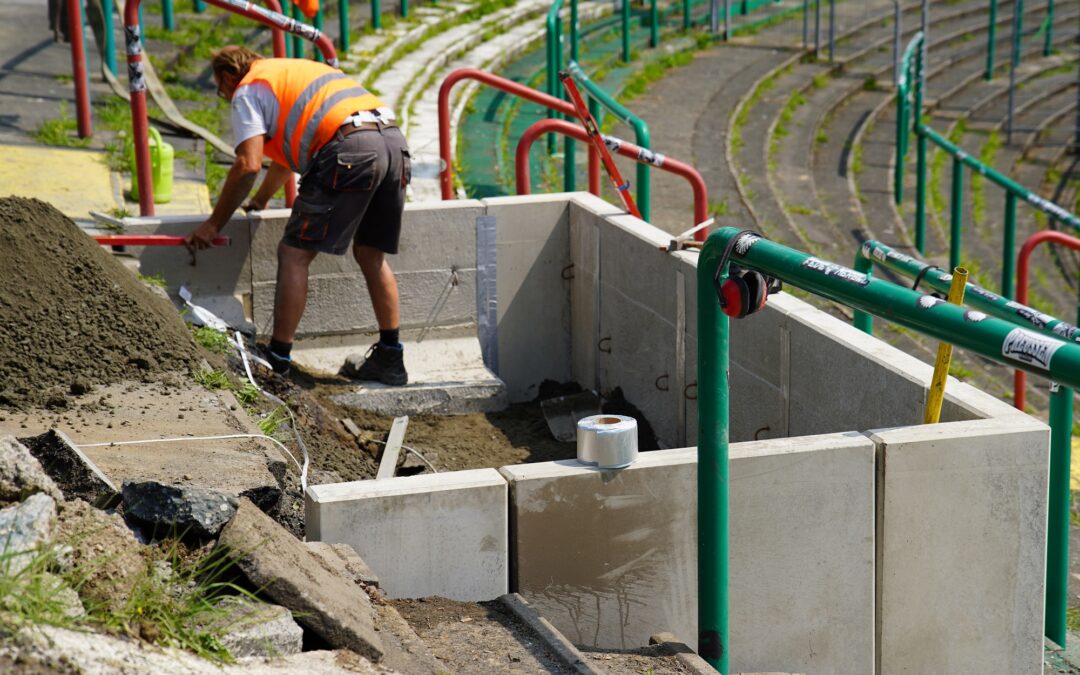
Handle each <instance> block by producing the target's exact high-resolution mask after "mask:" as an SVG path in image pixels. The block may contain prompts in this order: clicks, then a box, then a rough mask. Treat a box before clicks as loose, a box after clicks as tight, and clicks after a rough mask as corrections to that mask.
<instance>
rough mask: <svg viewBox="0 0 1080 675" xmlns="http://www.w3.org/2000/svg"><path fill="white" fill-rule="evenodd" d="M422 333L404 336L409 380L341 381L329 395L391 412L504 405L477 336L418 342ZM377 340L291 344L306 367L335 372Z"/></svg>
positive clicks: (461, 410) (440, 411)
mask: <svg viewBox="0 0 1080 675" xmlns="http://www.w3.org/2000/svg"><path fill="white" fill-rule="evenodd" d="M419 337H420V336H419V334H416V333H414V334H412V335H409V334H406V335H403V336H402V341H403V342H404V344H405V369H406V370H407V371H408V372H409V384H407V385H405V386H402V387H391V386H387V385H384V384H380V383H378V382H364V383H359V382H358V383H356V384H342V385H340V393H337V394H332V395H331V396H330V398H331V399H332V400H333V401H334V402H336V403H338V404H339V405H342V406H345V407H347V408H360V409H363V410H370V411H372V412H376V413H378V414H380V415H391V416H397V415H417V414H437V415H456V414H465V413H473V412H495V411H498V410H503V409H505V408H506V406H507V397H506V385H505V384H504V383H503V381H502V380H500V379H499V378H498V377H497V376H496V375H495V374H494V373H492V372H491V371H490V370H488V369H487V367H486V366H485V365H484V360H483V356H482V355H481V352H480V341H479V340H478V339H477V338H476V337H475V336H459V335H437V336H436V337H434V338H432V337H430V336H429V337H427V338H426V339H423V340H421V341H417V339H416V338H419ZM377 339H378V338H377V337H375V336H365V335H348V336H333V337H320V338H311V339H306V340H302V341H300V342H298V343H297V345H296V347H295V348H294V349H293V361H294V362H295V363H296V364H298V365H300V366H301V367H304V368H306V369H308V370H314V371H320V372H325V373H337V372H338V370H339V369H340V368H341V366H342V365H344V363H345V360H346V359H347V358H348V357H350V356H353V355H357V354H359V355H361V356H362V355H363V354H364V353H365V352H366V351H367V350H368V348H369V347H370V345H371V344H372V343H373V342H375V341H376V340H377Z"/></svg>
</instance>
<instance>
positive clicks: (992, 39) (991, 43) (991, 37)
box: [983, 0, 997, 80]
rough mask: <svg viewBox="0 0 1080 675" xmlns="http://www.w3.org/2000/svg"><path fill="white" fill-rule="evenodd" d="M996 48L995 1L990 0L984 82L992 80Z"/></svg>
mask: <svg viewBox="0 0 1080 675" xmlns="http://www.w3.org/2000/svg"><path fill="white" fill-rule="evenodd" d="M996 46H997V0H990V25H989V26H988V27H987V30H986V72H985V73H983V79H984V80H992V79H994V48H995V47H996Z"/></svg>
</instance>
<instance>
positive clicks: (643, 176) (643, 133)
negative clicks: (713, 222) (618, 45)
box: [566, 61, 700, 222]
mask: <svg viewBox="0 0 1080 675" xmlns="http://www.w3.org/2000/svg"><path fill="white" fill-rule="evenodd" d="M566 69H567V71H569V73H570V76H571V77H573V78H574V81H575V82H577V83H578V84H580V85H581V86H582V87H584V88H585V90H586V91H588V92H589V95H590V96H592V97H593V98H594V99H596V100H597V101H598V102H599V103H600V105H602V106H604V107H605V108H607V109H608V110H610V111H611V112H612V114H614V115H615V116H616V117H618V118H619V119H620V120H622V121H623V122H625V123H626V124H629V125H630V128H631V129H633V130H634V141H635V142H636V143H637V144H638V145H639V146H641V147H642V148H645V149H646V150H648V149H649V148H650V147H651V145H652V140H651V138H650V136H649V125H648V124H647V123H646V122H645V120H643V119H641V118H640V117H638V116H637V115H635V114H634V113H632V112H630V110H629V109H628V108H627V107H626V106H624V105H623V104H621V103H619V102H618V101H616V100H615V98H614V97H613V96H611V94H609V93H607V92H606V91H604V90H603V88H602V87H601V86H600V85H598V84H596V83H595V82H593V81H592V80H590V79H589V76H588V75H586V74H585V71H584V70H582V69H581V66H579V65H578V64H577V62H576V61H571V62H570V63H569V64H568V65H567V67H566ZM651 193H652V190H651V188H650V179H649V165H648V164H638V167H637V205H638V208H639V209H640V210H641V217H642V219H643V220H646V221H647V220H649V217H650V216H651V211H652V208H651V206H652V199H651ZM699 222H700V221H699Z"/></svg>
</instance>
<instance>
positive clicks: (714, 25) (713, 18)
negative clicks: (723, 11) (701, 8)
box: [709, 0, 720, 35]
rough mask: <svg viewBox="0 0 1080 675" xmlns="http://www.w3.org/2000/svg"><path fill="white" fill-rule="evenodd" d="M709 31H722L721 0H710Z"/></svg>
mask: <svg viewBox="0 0 1080 675" xmlns="http://www.w3.org/2000/svg"><path fill="white" fill-rule="evenodd" d="M709 32H710V33H712V34H713V35H716V34H717V33H719V32H720V0H709Z"/></svg>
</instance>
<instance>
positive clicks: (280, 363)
mask: <svg viewBox="0 0 1080 675" xmlns="http://www.w3.org/2000/svg"><path fill="white" fill-rule="evenodd" d="M257 347H258V350H259V356H261V357H263V358H264V359H266V361H267V362H269V364H270V368H271V369H273V371H274V372H275V373H277V374H278V375H288V374H289V370H290V369H292V358H291V357H288V356H279V355H277V354H275V353H274V352H272V351H270V346H269V345H263V344H260V345H257Z"/></svg>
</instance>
